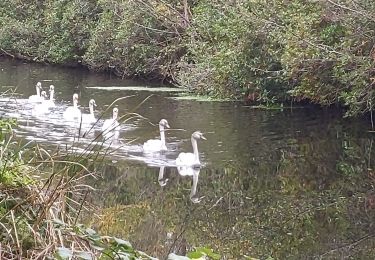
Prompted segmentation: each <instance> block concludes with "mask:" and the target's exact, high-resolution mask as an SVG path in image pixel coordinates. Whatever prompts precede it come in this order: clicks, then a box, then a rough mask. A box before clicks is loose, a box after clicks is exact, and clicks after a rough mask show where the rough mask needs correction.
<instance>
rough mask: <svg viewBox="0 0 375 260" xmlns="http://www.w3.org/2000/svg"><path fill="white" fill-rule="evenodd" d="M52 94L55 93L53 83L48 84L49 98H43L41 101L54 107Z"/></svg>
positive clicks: (47, 105) (49, 106)
mask: <svg viewBox="0 0 375 260" xmlns="http://www.w3.org/2000/svg"><path fill="white" fill-rule="evenodd" d="M54 95H55V87H54V86H53V85H50V86H49V99H47V100H44V101H43V102H42V103H43V104H44V105H45V106H46V107H48V108H51V107H55V98H54Z"/></svg>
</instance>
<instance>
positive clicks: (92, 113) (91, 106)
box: [90, 104, 94, 116]
mask: <svg viewBox="0 0 375 260" xmlns="http://www.w3.org/2000/svg"><path fill="white" fill-rule="evenodd" d="M90 115H92V116H93V115H94V106H93V105H91V104H90Z"/></svg>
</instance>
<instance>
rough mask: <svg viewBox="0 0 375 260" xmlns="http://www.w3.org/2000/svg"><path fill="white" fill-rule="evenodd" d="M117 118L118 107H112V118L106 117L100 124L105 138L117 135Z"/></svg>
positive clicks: (118, 127) (118, 126) (118, 125)
mask: <svg viewBox="0 0 375 260" xmlns="http://www.w3.org/2000/svg"><path fill="white" fill-rule="evenodd" d="M117 118H118V108H117V107H115V108H113V114H112V118H110V119H106V120H105V121H104V123H103V126H102V134H103V136H104V138H105V139H109V138H113V137H118V132H119V130H120V124H119V122H118V121H117Z"/></svg>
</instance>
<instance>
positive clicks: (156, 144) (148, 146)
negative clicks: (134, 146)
mask: <svg viewBox="0 0 375 260" xmlns="http://www.w3.org/2000/svg"><path fill="white" fill-rule="evenodd" d="M161 146H162V142H161V140H158V139H151V140H148V141H147V142H145V143H144V144H143V150H144V151H160V150H161V148H162V147H161Z"/></svg>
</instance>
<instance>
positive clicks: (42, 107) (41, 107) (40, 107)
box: [31, 90, 49, 116]
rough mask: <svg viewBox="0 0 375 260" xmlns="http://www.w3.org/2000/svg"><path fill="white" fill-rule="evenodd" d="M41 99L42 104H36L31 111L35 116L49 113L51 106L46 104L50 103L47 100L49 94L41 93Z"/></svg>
mask: <svg viewBox="0 0 375 260" xmlns="http://www.w3.org/2000/svg"><path fill="white" fill-rule="evenodd" d="M40 98H41V101H42V103H40V104H36V105H35V106H34V107H33V109H32V110H31V114H32V115H34V116H37V115H43V114H48V113H49V106H48V104H46V103H45V102H46V101H48V100H46V99H47V93H46V92H45V91H44V90H43V91H42V92H41V93H40Z"/></svg>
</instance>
